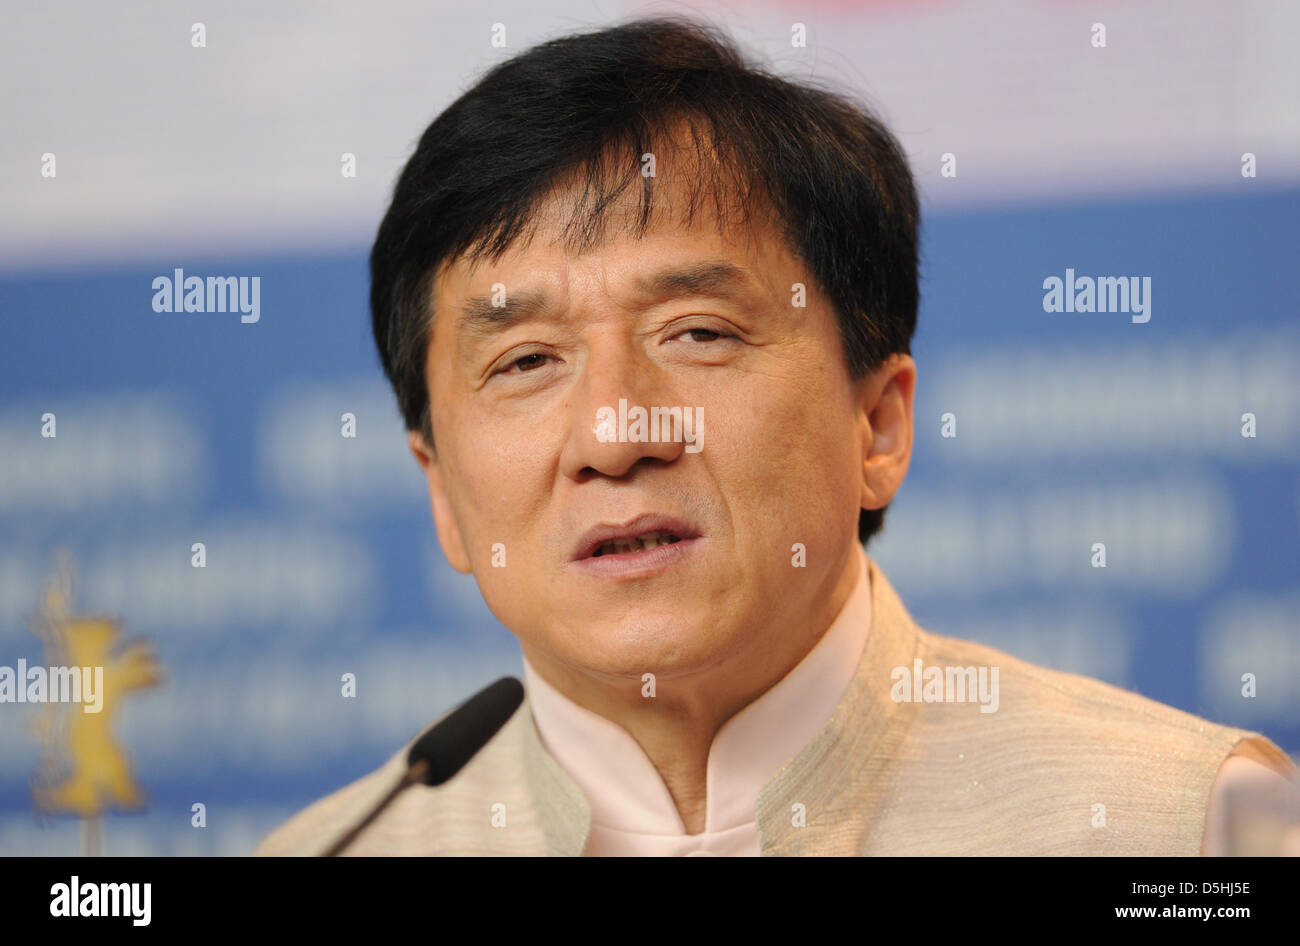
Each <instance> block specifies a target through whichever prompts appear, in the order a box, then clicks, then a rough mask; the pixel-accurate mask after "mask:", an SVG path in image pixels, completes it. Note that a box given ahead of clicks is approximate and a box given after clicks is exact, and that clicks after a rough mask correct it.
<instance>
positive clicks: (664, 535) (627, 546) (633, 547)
mask: <svg viewBox="0 0 1300 946" xmlns="http://www.w3.org/2000/svg"><path fill="white" fill-rule="evenodd" d="M680 541H681V539H680V538H679V537H677V536H675V535H673V534H672V533H671V532H647V533H646V534H645V535H639V536H637V537H636V538H634V539H614V540H612V541H609V542H603V543H601V546H600V548H598V549H596V551H595V552H594V553H592V555H593V557H598V556H601V555H626V554H627V553H629V552H641V551H644V550H645V549H656V548H658V547H659V546H661V545H672V544H673V543H674V542H680Z"/></svg>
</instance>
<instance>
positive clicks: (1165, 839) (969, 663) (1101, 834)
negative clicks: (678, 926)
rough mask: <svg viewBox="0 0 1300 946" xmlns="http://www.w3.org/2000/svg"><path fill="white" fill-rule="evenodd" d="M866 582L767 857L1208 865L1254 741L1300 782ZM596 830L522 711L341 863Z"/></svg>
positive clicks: (1212, 727)
mask: <svg viewBox="0 0 1300 946" xmlns="http://www.w3.org/2000/svg"><path fill="white" fill-rule="evenodd" d="M867 567H868V569H869V570H870V578H871V589H872V612H871V613H872V628H871V633H870V635H869V637H868V639H867V647H866V650H865V651H864V653H863V656H862V660H861V662H860V663H859V665H858V669H857V672H856V674H855V676H854V679H853V682H852V683H851V684H850V686H849V689H848V692H847V693H846V694H845V696H844V699H843V700H842V701H841V702H840V704H839V706H838V708H837V709H836V711H835V714H834V715H833V716H832V717H831V719H830V721H829V722H828V723H827V724H826V726H825V728H824V729H823V730H822V731H821V733H819V734H818V735H817V736H816V737H815V738H814V739H813V740H812V742H810V743H809V744H808V745H807V746H805V747H804V749H803V751H802V752H800V753H799V755H797V756H796V757H795V758H794V759H793V760H791V761H790V762H789V763H788V764H787V765H786V766H785V767H784V768H783V769H781V771H779V772H777V773H776V774H775V775H774V777H773V778H772V780H771V781H770V782H769V783H768V784H767V785H766V786H765V787H764V788H763V790H762V791H761V792H760V794H759V798H758V804H757V807H756V814H757V821H758V825H759V833H760V836H761V841H762V851H763V853H764V854H765V855H790V854H796V855H806V854H832V855H880V854H900V855H914V854H922V855H925V854H936V855H1052V854H1079V855H1195V854H1198V853H1199V852H1200V847H1201V841H1202V837H1203V835H1204V832H1205V823H1206V810H1207V802H1208V799H1209V796H1210V791H1211V787H1212V785H1213V783H1214V779H1215V775H1216V773H1217V772H1218V769H1219V766H1220V765H1221V764H1222V763H1223V762H1224V760H1225V759H1226V758H1227V757H1228V756H1229V755H1230V754H1231V753H1232V752H1233V750H1234V747H1238V744H1239V743H1241V742H1242V740H1248V741H1249V742H1248V743H1247V744H1245V745H1243V746H1241V748H1242V749H1249V750H1251V754H1252V755H1253V756H1254V757H1255V758H1257V759H1259V760H1261V761H1265V762H1266V764H1271V765H1272V767H1274V768H1276V769H1279V770H1282V771H1292V772H1294V770H1295V766H1294V764H1293V763H1292V762H1291V761H1290V760H1289V759H1288V758H1287V756H1286V754H1285V753H1283V752H1282V751H1281V750H1280V749H1279V748H1278V747H1277V746H1276V745H1274V744H1273V743H1272V742H1271V741H1269V740H1268V739H1265V738H1264V737H1262V736H1260V735H1259V734H1258V733H1254V732H1249V731H1246V730H1241V729H1233V728H1229V727H1227V726H1220V725H1217V724H1215V723H1211V722H1209V721H1208V720H1205V719H1201V718H1199V717H1196V716H1192V715H1189V714H1187V713H1184V712H1181V711H1180V710H1176V709H1174V708H1172V707H1170V706H1166V705H1164V704H1162V703H1156V702H1154V701H1152V700H1149V699H1146V698H1145V697H1141V696H1138V695H1136V694H1134V693H1130V692H1127V691H1125V690H1121V689H1118V688H1116V687H1113V686H1110V685H1109V684H1105V683H1102V682H1100V681H1097V680H1093V679H1090V678H1088V677H1081V676H1076V675H1074V674H1068V673H1060V672H1057V671H1053V670H1047V669H1044V668H1042V667H1037V666H1034V665H1032V664H1028V663H1025V662H1023V661H1020V660H1017V659H1016V658H1014V657H1011V656H1009V655H1007V654H1004V653H1002V652H1000V651H997V650H994V649H992V648H990V647H985V646H982V645H980V644H975V643H971V642H969V641H963V640H957V639H954V638H949V637H941V636H938V635H935V634H930V633H928V632H926V631H924V630H922V629H921V628H919V627H917V625H916V624H915V623H914V622H913V620H912V618H911V617H910V616H909V615H908V613H907V610H906V609H905V608H904V607H903V604H902V602H901V601H900V600H899V598H898V595H897V594H896V593H895V591H894V589H893V588H892V587H891V586H890V584H889V582H888V581H886V579H885V576H884V575H883V574H882V573H881V571H880V570H879V568H878V567H877V566H876V564H875V562H874V561H872V560H871V559H870V557H868V559H867ZM917 658H919V659H920V660H921V662H922V667H924V668H929V667H932V666H937V667H940V668H949V667H974V668H978V667H981V666H983V667H990V668H991V667H997V668H998V689H999V693H998V707H997V710H996V712H988V713H983V712H980V704H979V703H978V702H916V701H914V702H904V701H901V700H895V699H894V697H895V696H898V695H900V692H901V691H900V689H899V687H898V686H897V685H896V681H897V680H898V679H899V678H900V675H901V674H902V672H903V671H905V672H906V673H907V675H908V676H909V677H910V676H911V675H912V671H913V668H914V661H915V660H916V659H917ZM896 668H903V671H899V672H895V671H896ZM408 746H409V743H408ZM406 751H407V749H406V748H403V749H402V750H401V751H400V752H398V753H397V754H396V755H394V756H393V757H392V758H391V759H389V761H388V762H387V763H386V764H385V765H384V766H382V767H381V768H379V769H377V770H376V771H374V772H372V773H371V774H369V775H367V776H365V777H363V778H361V779H358V780H357V781H355V782H353V783H352V784H351V785H348V786H346V787H345V788H342V789H340V790H339V791H337V792H335V793H334V794H332V795H329V796H328V797H326V798H323V799H321V800H320V801H317V802H316V803H315V804H313V805H311V806H309V807H308V808H306V809H304V810H303V811H301V812H299V813H298V814H297V815H295V816H294V817H293V818H291V819H290V820H289V821H288V822H286V823H285V824H284V825H282V826H280V827H279V828H278V829H276V830H275V831H274V832H272V833H271V834H270V835H269V836H268V837H267V838H266V839H265V840H264V841H263V842H262V844H261V845H260V846H259V847H258V849H257V851H256V853H257V854H261V855H313V854H318V853H320V852H321V851H322V850H324V849H325V848H326V847H327V846H328V845H329V844H330V843H331V842H332V841H333V840H334V839H335V838H337V837H338V836H340V835H341V834H343V833H344V832H345V831H346V830H347V829H348V828H349V827H350V826H351V825H352V824H354V823H355V822H357V821H359V820H360V819H361V818H362V817H363V816H364V815H365V813H366V812H367V811H368V809H369V808H370V807H371V806H372V805H373V804H374V803H375V802H376V801H377V800H378V799H379V798H380V797H382V796H383V795H384V794H385V793H386V792H387V790H388V789H389V788H390V787H391V786H392V785H393V784H394V783H395V782H396V781H397V780H398V778H399V777H400V776H401V773H402V771H403V769H404V767H405V762H404V760H405V758H406ZM498 806H503V807H498ZM589 822H590V814H589V811H588V807H587V802H586V800H585V798H584V797H583V795H582V793H581V791H580V790H579V789H578V787H577V785H575V784H574V782H573V780H572V779H570V778H569V776H568V775H567V774H566V773H565V772H564V771H563V770H562V769H561V768H560V766H559V765H558V764H557V763H556V762H555V761H554V759H552V758H551V756H550V755H549V754H548V753H547V752H546V750H545V749H544V748H543V747H542V744H541V742H540V740H539V738H538V734H537V729H536V726H535V724H534V722H533V717H532V710H531V708H530V706H529V703H528V700H527V698H526V697H525V700H524V703H523V705H522V706H520V708H519V709H518V710H517V711H516V712H515V714H514V715H513V716H512V717H511V718H510V720H509V722H507V723H506V725H505V727H504V728H502V730H501V731H500V732H499V733H497V735H496V736H495V737H494V738H493V739H492V741H491V742H489V743H488V745H487V746H486V747H484V749H483V750H482V751H480V752H479V753H478V755H476V756H475V757H474V758H473V759H472V760H471V761H470V762H469V764H468V765H467V766H466V767H465V768H464V769H463V770H462V771H461V772H460V773H459V774H458V775H457V776H456V777H455V778H454V779H452V780H451V781H450V782H448V783H446V784H445V785H443V786H440V787H438V788H429V787H426V786H416V787H414V788H411V789H409V790H408V791H406V792H405V793H404V794H403V795H402V796H401V797H399V799H398V800H397V801H396V802H395V803H394V804H393V805H392V806H391V807H390V808H389V809H388V810H387V811H386V812H385V813H384V814H383V815H382V816H381V817H380V818H379V819H378V820H377V821H376V822H375V823H374V824H372V825H371V826H370V827H369V828H368V829H367V831H366V832H365V833H363V834H362V835H361V837H359V838H358V839H357V841H356V842H355V843H354V844H353V845H352V847H351V848H349V850H348V851H347V853H349V854H355V855H503V854H504V855H578V854H581V853H582V850H583V847H584V845H585V843H586V837H587V830H588V825H589Z"/></svg>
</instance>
